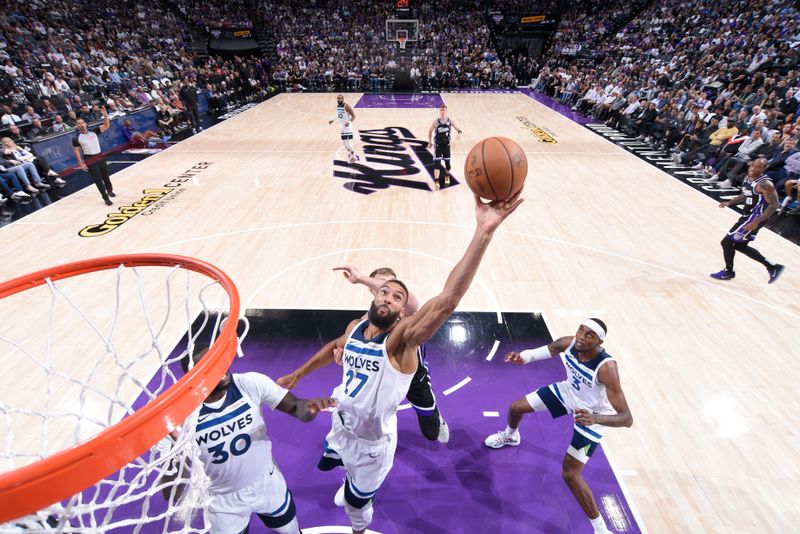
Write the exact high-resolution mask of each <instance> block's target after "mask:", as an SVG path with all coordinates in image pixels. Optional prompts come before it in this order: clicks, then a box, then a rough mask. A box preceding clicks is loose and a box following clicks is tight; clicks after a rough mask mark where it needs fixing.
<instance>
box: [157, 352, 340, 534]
mask: <svg viewBox="0 0 800 534" xmlns="http://www.w3.org/2000/svg"><path fill="white" fill-rule="evenodd" d="M207 350H208V349H207V348H206V347H198V346H195V356H194V362H195V363H197V361H199V360H200V358H202V357H203V356H204V355H205V353H206V352H207ZM181 366H182V367H183V369H184V372H186V371H188V369H189V357H188V356H186V357H184V359H183V360H182V361H181ZM262 404H266V405H267V406H269V407H270V408H271V409H273V410H279V411H282V412H284V413H287V414H289V415H291V416H292V417H295V418H297V419H299V420H300V421H302V422H304V423H307V422H309V421H312V420H313V419H314V418H315V417H316V415H317V413H319V412H320V411H321V410H324V409H326V408H328V407H330V406H335V404H336V403H335V401H334V400H333V399H331V398H317V399H311V400H306V399H298V398H297V397H295V396H294V395H293V394H292V393H289V392H288V391H287V390H285V389H284V388H282V387H280V386H278V385H277V384H275V382H273V381H272V379H271V378H269V377H268V376H266V375H263V374H260V373H242V374H231V373H230V372H227V373H225V376H224V377H222V380H220V382H219V383H218V384H217V386H216V387H215V388H214V390H213V391H212V392H211V394H210V395H209V396H208V397H207V398H206V400H205V401H204V402H203V405H202V406H201V408H200V414H199V416H198V419H197V426H196V428H195V439H196V441H197V444H198V445H199V446H200V460H201V461H202V462H203V467H204V468H205V472H206V474H207V475H208V477H209V479H210V480H211V487H210V489H209V492H210V493H211V495H212V496H213V500H212V502H211V504H210V505H209V506H208V509H207V510H206V511H207V513H208V516H207V517H208V521H209V523H210V527H211V532H212V533H213V534H240V533H241V534H246V533H247V531H248V529H249V524H250V515H251V514H252V513H256V514H257V515H258V517H259V518H260V519H261V521H262V522H263V523H264V524H265V525H266V526H267V527H269V528H271V529H273V530H274V531H275V532H280V533H282V534H299V533H300V528H299V526H298V523H297V518H296V517H295V515H296V514H295V504H294V500H293V499H292V494H291V492H290V491H289V488H288V487H287V486H286V481H285V480H284V478H283V475H282V474H281V471H280V469H278V466H277V465H275V462H274V461H273V459H272V442H271V441H270V439H269V437H267V429H266V424H265V423H264V418H263V417H262V415H261V405H262ZM173 437H174V436H173ZM162 478H163V479H164V481H165V482H168V481H170V480H171V479H174V478H175V476H174V475H173V476H172V477H170V476H166V475H165V476H164V477H162ZM167 498H168V499H169V498H170V497H169V496H167Z"/></svg>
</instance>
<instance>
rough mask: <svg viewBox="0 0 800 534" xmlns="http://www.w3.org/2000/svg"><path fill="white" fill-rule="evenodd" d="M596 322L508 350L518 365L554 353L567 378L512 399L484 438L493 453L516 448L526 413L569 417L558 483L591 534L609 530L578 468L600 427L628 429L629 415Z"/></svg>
mask: <svg viewBox="0 0 800 534" xmlns="http://www.w3.org/2000/svg"><path fill="white" fill-rule="evenodd" d="M607 330H608V329H607V328H606V325H605V323H604V322H603V321H601V320H600V319H594V318H592V319H586V320H585V321H583V323H582V324H581V325H580V326H579V327H578V332H577V333H576V334H575V335H574V336H567V337H562V338H559V339H556V340H555V341H553V342H552V343H550V344H549V345H546V346H543V347H539V348H537V349H529V350H524V351H522V352H521V353H520V352H510V353H508V354H507V355H506V358H505V359H506V361H507V362H511V363H514V364H517V365H523V364H526V363H529V362H532V361H536V360H543V359H546V358H550V357H551V356H555V355H558V356H559V357H560V358H561V362H562V363H563V364H564V367H565V368H566V370H567V380H565V381H563V382H558V383H556V384H550V385H549V386H545V387H542V388H539V389H537V390H536V391H534V392H532V393H529V394H528V395H526V396H525V397H522V398H521V399H517V400H516V401H514V402H513V403H512V404H511V407H510V408H509V409H508V427H506V429H505V430H501V431H500V432H497V433H495V434H492V435H491V436H489V437H488V438H486V446H487V447H491V448H492V449H499V448H501V447H505V446H517V445H519V444H520V435H519V430H518V427H519V423H520V421H521V420H522V416H523V415H525V414H526V413H530V412H550V415H552V416H553V418H556V417H561V416H562V415H566V414H568V413H574V414H575V426H574V428H573V433H572V441H571V443H570V445H569V448H568V449H567V454H566V455H565V456H564V464H563V472H562V475H563V477H564V481H565V482H566V483H567V485H568V486H569V489H570V490H571V491H572V494H573V495H575V498H576V499H577V501H578V504H580V506H581V508H583V511H584V512H586V515H587V516H588V517H589V520H590V521H591V523H592V527H593V528H594V531H595V532H597V533H607V532H609V530H608V528H607V527H606V524H605V521H604V520H603V516H601V515H600V510H599V509H598V508H597V503H596V502H595V500H594V496H593V495H592V490H591V489H589V486H588V485H587V484H586V482H585V481H584V480H583V476H582V472H583V467H584V465H585V464H586V462H588V461H589V458H590V457H591V456H592V454H594V451H595V450H596V449H597V446H598V445H599V444H600V441H601V440H602V439H603V433H604V432H605V428H606V427H618V426H631V425H632V424H633V416H632V415H631V411H630V409H629V408H628V401H627V400H625V393H623V391H622V386H621V385H620V382H619V373H618V371H617V362H616V360H614V358H612V357H611V355H610V354H608V353H607V352H606V351H605V350H604V349H603V347H602V346H601V345H602V344H603V341H604V340H605V337H606V332H607Z"/></svg>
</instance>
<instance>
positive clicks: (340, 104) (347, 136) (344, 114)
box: [328, 95, 360, 163]
mask: <svg viewBox="0 0 800 534" xmlns="http://www.w3.org/2000/svg"><path fill="white" fill-rule="evenodd" d="M354 120H356V113H355V111H353V108H352V107H350V104H346V103H345V101H344V95H337V96H336V115H335V116H334V118H333V119H331V120H329V121H328V124H333V123H334V122H336V123H337V124H338V125H339V130H340V133H339V135H340V136H341V138H342V144H343V145H344V148H345V150H347V161H349V162H350V163H353V162H354V161H358V160H359V159H360V158H359V157H358V156H357V155H356V151H355V149H354V148H353V121H354Z"/></svg>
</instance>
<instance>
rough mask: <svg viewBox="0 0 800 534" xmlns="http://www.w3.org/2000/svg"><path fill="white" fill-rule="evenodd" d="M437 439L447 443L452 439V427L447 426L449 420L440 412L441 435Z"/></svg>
mask: <svg viewBox="0 0 800 534" xmlns="http://www.w3.org/2000/svg"><path fill="white" fill-rule="evenodd" d="M436 439H437V440H438V441H439V443H447V442H448V441H450V427H449V426H447V421H445V420H444V418H443V417H442V414H439V437H437V438H436Z"/></svg>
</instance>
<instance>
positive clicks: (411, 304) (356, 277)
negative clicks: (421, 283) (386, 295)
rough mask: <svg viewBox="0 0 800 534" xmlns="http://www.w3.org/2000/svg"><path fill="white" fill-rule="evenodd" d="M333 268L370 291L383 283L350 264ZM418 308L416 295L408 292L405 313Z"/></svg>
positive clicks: (410, 313)
mask: <svg viewBox="0 0 800 534" xmlns="http://www.w3.org/2000/svg"><path fill="white" fill-rule="evenodd" d="M333 270H334V271H342V275H344V277H345V279H346V280H347V281H348V282H350V283H351V284H361V285H362V286H367V287H368V288H369V289H371V290H372V291H377V290H378V289H380V288H381V286H382V285H383V284H384V283H385V282H384V281H383V280H381V279H380V278H370V277H369V276H364V275H363V274H361V272H360V271H359V270H358V269H356V268H355V267H353V266H352V265H341V266H339V267H334V268H333ZM418 309H419V301H418V300H417V297H415V296H414V294H413V293H410V292H409V294H408V303H407V304H406V315H414V314H415V313H417V310H418Z"/></svg>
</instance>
